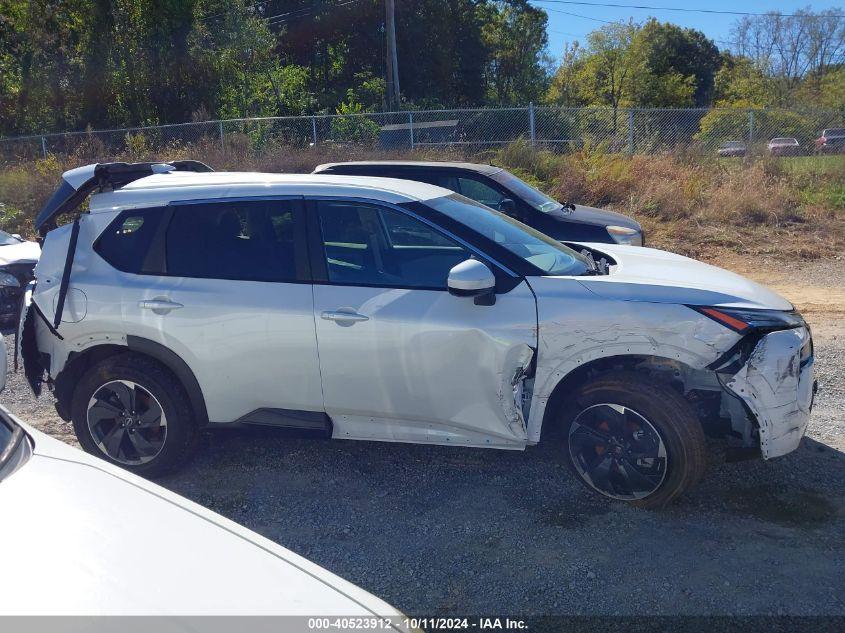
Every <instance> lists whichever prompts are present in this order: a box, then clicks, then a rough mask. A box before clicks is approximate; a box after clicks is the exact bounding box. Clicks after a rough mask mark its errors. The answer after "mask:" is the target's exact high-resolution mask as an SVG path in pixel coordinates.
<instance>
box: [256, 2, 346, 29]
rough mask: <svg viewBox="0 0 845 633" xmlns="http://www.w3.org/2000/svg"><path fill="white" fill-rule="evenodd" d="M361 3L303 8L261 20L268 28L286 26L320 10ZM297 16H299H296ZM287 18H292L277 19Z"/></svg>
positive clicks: (340, 3) (341, 3)
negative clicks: (285, 18) (279, 25)
mask: <svg viewBox="0 0 845 633" xmlns="http://www.w3.org/2000/svg"><path fill="white" fill-rule="evenodd" d="M360 1H361V0H347V1H346V2H339V3H337V4H324V5H322V6H320V7H303V8H302V9H295V10H293V11H288V12H287V13H278V14H276V15H268V16H266V17H262V18H261V19H262V20H266V21H267V25H268V26H276V25H277V24H286V23H288V22H290V21H291V20H297V19H299V18H304V17H305V16H307V15H308V14H309V13H313V12H314V11H317V10H320V9H325V8H332V9H337V8H340V7H345V6H348V5H350V4H355V3H357V2H360ZM295 14H297V15H295ZM287 16H290V17H288V19H287V20H284V19H282V20H279V19H277V18H284V17H287Z"/></svg>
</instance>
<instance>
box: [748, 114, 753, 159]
mask: <svg viewBox="0 0 845 633" xmlns="http://www.w3.org/2000/svg"><path fill="white" fill-rule="evenodd" d="M753 142H754V110H749V111H748V151H749V152H750V151H751V144H752V143H753Z"/></svg>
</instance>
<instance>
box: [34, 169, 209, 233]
mask: <svg viewBox="0 0 845 633" xmlns="http://www.w3.org/2000/svg"><path fill="white" fill-rule="evenodd" d="M171 171H193V172H206V171H214V170H213V169H212V168H211V167H209V166H208V165H206V164H205V163H201V162H200V161H198V160H174V161H171V162H149V163H95V164H93V165H85V166H84V167H77V168H76V169H71V170H69V171H66V172H65V173H64V174H62V182H61V184H60V185H59V188H58V189H56V191H55V193H54V194H53V195H52V196H51V197H50V199H49V200H48V201H47V203H46V204H45V205H44V208H43V209H41V212H40V213H39V214H38V217H37V218H36V219H35V229H36V230H37V231H38V233H39V234H40V235H41V236H42V237H44V236H45V235H46V234H47V232H48V231H50V230H52V229H54V228H56V218H57V217H58V216H59V215H61V214H63V213H70V212H71V211H73V210H74V209H76V208H77V207H78V206H79V205H80V204H82V202H83V201H84V200H85V198H87V197H88V195H89V194H91V193H92V192H93V191H95V190H97V189H99V190H100V191H103V190H107V189H119V188H121V187H125V186H126V185H128V184H129V183H130V182H134V181H136V180H140V179H141V178H145V177H147V176H152V175H153V174H164V173H168V172H171Z"/></svg>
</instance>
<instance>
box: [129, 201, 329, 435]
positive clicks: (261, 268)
mask: <svg viewBox="0 0 845 633" xmlns="http://www.w3.org/2000/svg"><path fill="white" fill-rule="evenodd" d="M130 223H131V218H130ZM118 230H126V228H118ZM159 231H160V235H159V239H158V240H157V241H156V244H157V246H158V251H159V252H158V253H156V252H154V253H152V254H151V256H150V258H148V263H147V267H148V269H149V268H150V266H151V264H150V262H149V259H152V260H156V259H158V260H159V266H158V267H159V268H160V274H157V275H155V274H152V271H151V270H150V272H149V273H147V274H142V275H126V276H125V277H124V279H123V282H122V283H123V293H124V295H123V296H124V301H123V311H124V319H125V320H126V322H127V332H131V333H134V334H135V335H138V336H142V337H145V338H149V339H152V340H154V341H157V342H159V343H161V344H163V345H165V346H166V347H167V348H169V349H171V350H173V351H174V352H176V353H177V354H178V355H179V356H181V357H182V359H184V360H185V361H186V362H187V363H188V365H189V366H190V368H191V369H192V370H193V372H194V374H195V375H196V378H197V380H198V381H199V384H200V387H201V388H202V391H203V395H204V396H205V400H206V406H207V408H208V413H209V418H210V420H211V421H213V422H230V421H233V420H236V419H238V418H241V417H242V416H245V415H247V414H249V413H252V412H254V411H256V410H257V409H262V408H271V409H288V410H294V411H321V410H322V393H321V390H320V373H319V364H318V360H317V348H316V338H315V330H314V314H313V312H314V310H313V297H312V292H311V284H310V279H309V270H308V260H307V247H306V244H305V225H304V219H303V216H302V201H301V199H298V198H275V199H246V200H244V199H221V200H217V201H213V202H207V201H204V202H200V203H174V204H172V205H171V206H170V207H169V208H168V210H167V217H166V218H165V219H164V220H163V223H162V226H161V227H160V228H159Z"/></svg>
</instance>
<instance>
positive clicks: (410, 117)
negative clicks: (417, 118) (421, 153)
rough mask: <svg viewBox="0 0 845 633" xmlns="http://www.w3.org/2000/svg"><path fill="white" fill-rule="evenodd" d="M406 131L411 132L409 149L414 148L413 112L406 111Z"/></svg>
mask: <svg viewBox="0 0 845 633" xmlns="http://www.w3.org/2000/svg"><path fill="white" fill-rule="evenodd" d="M408 131H409V132H410V133H411V149H414V113H413V112H408Z"/></svg>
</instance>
